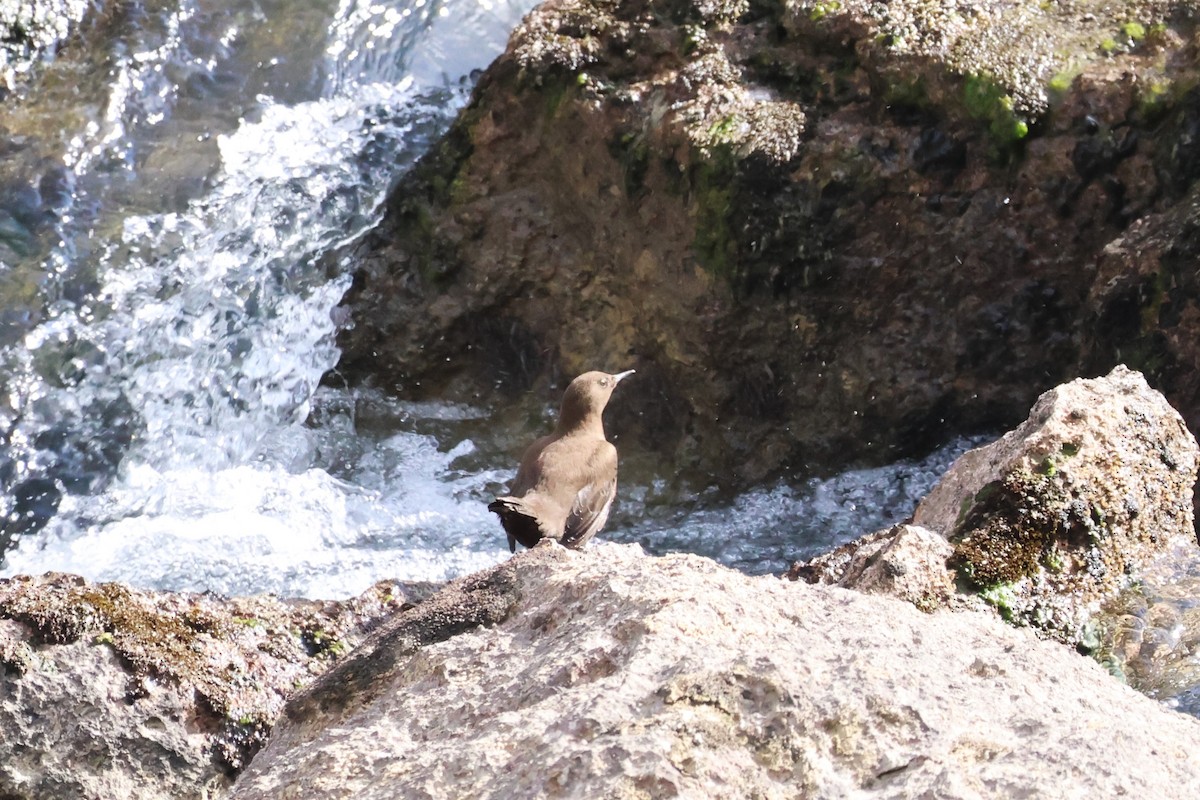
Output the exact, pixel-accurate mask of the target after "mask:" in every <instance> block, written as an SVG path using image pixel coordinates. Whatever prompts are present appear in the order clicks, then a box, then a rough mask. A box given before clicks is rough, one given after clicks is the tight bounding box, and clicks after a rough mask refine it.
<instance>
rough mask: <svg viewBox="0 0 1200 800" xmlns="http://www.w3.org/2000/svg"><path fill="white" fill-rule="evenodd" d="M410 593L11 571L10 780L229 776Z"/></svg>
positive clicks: (201, 780)
mask: <svg viewBox="0 0 1200 800" xmlns="http://www.w3.org/2000/svg"><path fill="white" fill-rule="evenodd" d="M402 602H403V595H402V594H401V592H400V590H399V587H397V586H396V585H393V584H388V583H381V584H379V585H377V586H376V587H374V588H373V589H371V590H369V591H368V592H367V593H365V594H364V595H363V596H361V597H359V598H357V599H355V600H351V601H346V602H341V603H318V602H312V601H289V602H284V601H281V600H278V599H277V598H273V597H246V598H237V599H232V600H222V599H220V598H217V597H214V596H212V595H188V594H160V593H153V592H144V591H139V590H136V589H131V588H128V587H126V586H123V585H120V584H116V583H101V584H94V583H89V582H87V581H85V580H84V579H82V578H79V577H77V576H73V575H66V574H53V573H51V574H48V575H46V576H43V577H41V578H32V577H28V576H19V577H15V578H9V579H4V580H0V795H3V796H4V797H14V798H31V799H32V798H38V800H49V799H50V798H59V797H61V798H67V797H127V798H130V800H134V799H135V798H143V797H145V798H150V797H164V796H178V797H183V796H196V795H195V794H194V792H196V791H198V790H199V789H200V787H206V788H204V791H209V792H216V791H217V790H219V789H220V788H222V787H227V786H228V784H229V783H230V780H231V778H232V776H233V775H235V774H237V773H238V772H239V771H240V770H242V769H243V768H244V767H245V766H246V764H247V763H248V762H249V760H250V758H251V757H252V756H253V755H254V753H255V752H257V751H258V749H259V748H261V747H262V745H263V743H264V741H265V740H266V737H267V735H268V734H269V733H270V730H271V727H272V725H273V724H274V722H275V719H276V718H277V717H278V715H279V714H280V713H281V711H282V709H283V705H284V701H285V700H286V698H287V697H288V696H290V695H291V694H292V693H293V692H295V691H296V690H298V689H300V688H303V687H304V686H306V685H307V684H309V683H311V682H312V681H313V680H314V679H315V678H316V677H317V676H318V675H320V674H321V673H322V672H323V671H324V670H325V669H326V668H328V667H329V666H330V665H331V664H333V663H334V662H335V661H336V660H337V658H338V657H339V656H340V655H343V654H344V653H345V652H346V651H348V650H349V648H350V647H351V646H353V645H354V644H356V643H357V642H358V641H360V640H361V639H362V638H363V636H364V635H365V633H366V631H367V630H368V629H369V628H370V627H371V626H372V625H373V624H374V621H375V620H376V619H377V618H379V617H380V616H382V615H383V614H385V613H387V612H389V611H391V610H392V609H394V608H398V607H399V606H400V604H401V603H402ZM101 750H103V751H105V752H107V753H108V755H106V756H105V757H104V758H95V759H89V757H87V755H86V754H88V753H94V752H98V751H101ZM181 785H182V786H185V787H190V789H188V790H187V792H191V793H186V792H184V791H182V790H180V789H179V786H181Z"/></svg>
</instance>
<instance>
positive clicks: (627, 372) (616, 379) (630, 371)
mask: <svg viewBox="0 0 1200 800" xmlns="http://www.w3.org/2000/svg"><path fill="white" fill-rule="evenodd" d="M635 372H637V370H634V369H627V370H625V371H624V372H618V373H617V374H616V375H613V384H614V385H615V384H618V383H620V382H621V381H622V380H624V379H625V378H628V377H629V376H630V375H632V374H633V373H635Z"/></svg>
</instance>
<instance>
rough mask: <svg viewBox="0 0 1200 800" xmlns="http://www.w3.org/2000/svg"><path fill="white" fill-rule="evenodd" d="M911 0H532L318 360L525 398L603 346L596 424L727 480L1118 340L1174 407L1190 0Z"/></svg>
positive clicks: (1187, 187) (391, 213)
mask: <svg viewBox="0 0 1200 800" xmlns="http://www.w3.org/2000/svg"><path fill="white" fill-rule="evenodd" d="M935 5H936V8H933V7H932V6H929V4H925V3H920V2H915V0H914V2H907V3H888V4H878V3H866V2H845V3H811V2H795V3H788V4H784V5H782V6H764V5H761V4H749V5H747V4H744V3H743V4H738V3H728V4H678V3H670V2H629V3H621V4H617V5H613V4H608V3H600V2H594V1H591V0H563V1H562V2H551V3H547V4H545V5H543V6H541V7H540V8H538V9H537V10H535V11H534V12H533V13H532V14H531V15H530V17H529V18H528V19H527V20H526V22H525V23H524V25H523V26H522V27H521V28H519V29H518V30H517V31H516V33H514V35H513V38H512V40H511V43H510V47H509V50H508V52H507V53H506V54H505V55H504V56H503V57H502V58H501V59H499V60H498V61H497V62H496V63H495V64H494V65H493V66H492V68H491V69H490V70H489V71H488V72H487V74H486V75H485V76H484V77H483V80H482V81H481V83H480V85H479V87H478V89H477V92H476V95H475V97H474V100H473V102H472V104H471V106H470V107H469V108H468V109H467V110H466V111H465V112H464V113H463V114H462V116H461V118H460V119H459V120H458V122H457V124H456V125H455V127H454V129H453V130H452V131H451V133H450V134H449V135H448V136H447V137H446V138H445V139H444V140H443V142H442V143H441V145H440V147H439V148H438V149H437V150H436V151H435V152H433V153H431V154H430V156H429V157H428V158H427V159H426V160H425V161H424V163H422V164H421V165H420V166H419V167H418V168H417V169H416V170H415V171H414V172H413V173H412V174H411V175H410V176H409V177H408V178H407V180H406V181H405V182H404V183H403V184H402V185H401V186H400V187H399V188H398V189H397V191H396V193H395V194H394V196H393V197H392V200H391V204H390V207H389V210H388V214H387V217H386V219H385V220H384V222H383V224H382V225H381V227H380V228H379V230H378V231H377V233H376V234H375V235H374V236H373V237H371V239H370V240H369V241H367V242H366V243H365V244H364V246H363V248H362V250H361V251H360V255H361V259H362V260H361V269H360V270H359V273H358V281H357V283H356V286H355V289H354V290H353V291H352V292H351V294H350V296H349V298H348V302H349V304H350V306H351V309H352V314H353V318H354V327H353V328H352V329H350V330H348V331H346V332H345V334H344V335H343V337H342V340H341V344H342V346H343V348H344V357H343V362H342V371H343V372H344V373H345V374H348V375H350V376H351V377H352V378H354V379H357V380H362V381H370V382H376V383H378V384H380V385H383V386H387V387H389V388H391V389H394V390H395V391H396V392H398V393H400V394H403V395H407V396H418V397H419V396H440V397H452V398H455V399H461V400H474V401H478V400H480V399H482V400H483V401H484V402H491V401H494V400H496V392H497V390H499V391H500V392H502V393H506V394H508V395H509V397H507V398H506V402H507V401H508V400H511V395H513V394H518V393H520V392H524V391H526V390H528V389H531V388H532V389H536V390H537V391H538V398H537V399H538V402H542V401H543V400H544V399H545V400H548V399H549V398H551V397H552V396H553V394H554V393H555V392H554V391H553V390H551V389H548V388H547V387H548V385H549V384H552V383H554V382H555V381H556V380H558V379H559V378H560V377H561V376H568V377H569V376H571V375H574V374H577V373H578V372H581V371H583V370H584V369H591V368H595V367H605V366H615V365H618V364H619V365H625V364H629V365H631V366H634V367H636V368H637V369H638V373H639V376H640V377H642V378H643V379H644V381H645V382H643V383H642V385H643V386H644V387H645V386H653V387H654V389H653V390H652V391H647V392H645V393H644V394H641V395H640V397H639V396H635V395H636V394H637V393H632V392H631V393H630V395H631V396H630V397H629V398H628V402H626V403H624V404H623V408H622V409H619V410H616V411H617V413H615V414H614V416H613V418H612V420H611V423H612V427H613V429H614V431H615V432H618V433H620V432H621V431H630V432H632V433H634V434H636V438H637V440H638V441H639V442H640V443H643V444H644V445H645V446H646V447H648V448H649V449H651V450H653V451H655V452H657V453H659V454H660V455H661V456H662V457H664V458H665V459H668V460H669V461H670V462H671V463H672V464H673V465H674V467H675V468H676V469H678V470H682V471H684V472H687V471H688V470H696V471H697V472H698V473H702V474H704V476H705V478H704V479H705V480H706V481H707V480H710V478H709V477H708V475H709V474H710V473H711V474H712V475H714V476H716V479H717V480H719V481H723V482H726V483H731V484H738V483H744V482H749V481H754V480H757V479H760V478H761V477H763V476H764V475H767V474H769V473H771V472H773V471H778V470H781V469H785V468H799V469H805V468H815V467H820V466H821V465H837V464H844V463H846V462H847V461H849V460H868V461H884V460H890V459H894V458H895V457H897V456H898V455H901V454H905V453H909V452H914V451H918V450H921V449H924V448H926V447H928V446H930V445H932V444H934V443H936V442H937V441H938V440H939V439H940V438H941V437H943V436H945V435H946V434H947V432H949V431H962V430H966V429H969V428H972V427H980V426H994V427H999V426H1001V425H1003V426H1008V425H1011V424H1013V423H1015V422H1016V421H1018V420H1020V419H1021V418H1022V416H1023V415H1024V413H1025V411H1026V410H1027V409H1028V408H1029V406H1030V404H1031V403H1032V402H1033V400H1034V399H1035V398H1036V397H1037V395H1038V394H1039V393H1040V392H1041V391H1044V390H1045V389H1046V388H1048V387H1050V386H1053V385H1055V384H1057V383H1059V382H1061V381H1062V380H1065V379H1068V378H1070V377H1074V376H1075V375H1077V374H1079V372H1080V371H1081V370H1083V369H1086V370H1087V371H1089V372H1091V373H1093V374H1095V373H1097V372H1103V371H1106V370H1107V369H1108V368H1110V367H1111V366H1112V365H1113V364H1115V363H1117V362H1118V361H1119V360H1124V361H1126V362H1127V363H1129V364H1130V366H1132V367H1134V368H1138V369H1142V370H1144V371H1145V372H1146V373H1147V374H1148V375H1149V376H1150V377H1151V380H1152V382H1153V383H1155V385H1158V386H1161V388H1162V389H1163V390H1164V391H1166V393H1167V396H1168V399H1169V400H1171V401H1172V403H1174V404H1175V405H1177V406H1178V407H1179V408H1181V410H1182V411H1183V413H1184V416H1185V417H1186V418H1187V419H1188V420H1189V422H1190V423H1192V424H1193V425H1195V424H1196V420H1197V419H1198V418H1200V410H1198V409H1200V403H1198V401H1197V397H1198V396H1200V395H1198V394H1197V393H1196V392H1194V391H1192V389H1194V388H1195V387H1194V386H1193V385H1192V384H1193V383H1194V382H1195V380H1196V379H1195V378H1194V374H1193V373H1194V370H1195V364H1196V363H1198V362H1197V361H1196V360H1195V359H1188V358H1187V355H1188V348H1190V347H1194V345H1191V344H1190V342H1194V341H1197V339H1196V337H1194V336H1192V337H1190V338H1189V336H1188V333H1189V331H1191V327H1190V326H1191V325H1193V324H1194V323H1193V322H1192V315H1190V314H1189V313H1187V308H1189V307H1190V306H1189V305H1188V303H1189V302H1191V301H1189V300H1188V299H1187V298H1188V297H1190V296H1191V295H1189V294H1188V292H1189V288H1188V285H1187V279H1186V277H1185V276H1184V275H1182V272H1183V271H1185V270H1180V269H1176V270H1175V271H1174V272H1172V270H1171V268H1170V263H1171V259H1172V258H1176V259H1177V260H1176V262H1175V263H1177V264H1186V263H1187V244H1186V240H1185V241H1182V242H1180V243H1178V244H1171V242H1172V241H1173V240H1172V238H1171V237H1170V236H1169V235H1168V231H1174V230H1176V229H1177V228H1179V227H1180V225H1181V224H1182V219H1179V218H1180V217H1184V216H1186V211H1185V208H1186V207H1190V204H1189V203H1188V201H1187V198H1188V197H1189V196H1190V195H1189V194H1188V193H1189V192H1190V191H1191V185H1192V182H1193V181H1194V175H1195V173H1196V172H1197V170H1196V169H1195V168H1194V165H1193V164H1192V161H1191V160H1192V159H1193V156H1192V155H1191V153H1192V151H1193V150H1194V148H1191V147H1189V146H1188V145H1189V143H1190V142H1191V141H1192V137H1193V135H1194V134H1195V133H1196V131H1195V130H1194V129H1196V128H1197V125H1196V123H1195V119H1194V118H1196V117H1197V114H1196V112H1195V105H1196V102H1195V99H1194V93H1191V92H1189V91H1188V89H1189V88H1190V86H1191V85H1192V84H1194V83H1195V52H1194V46H1193V45H1192V44H1189V42H1191V41H1192V38H1193V37H1192V33H1193V31H1194V30H1195V23H1194V19H1193V17H1192V16H1191V11H1190V6H1188V5H1187V4H1184V3H1170V2H1148V3H1141V4H1138V5H1137V6H1136V7H1128V6H1126V7H1122V8H1121V10H1120V13H1119V16H1120V19H1117V18H1115V17H1112V18H1110V17H1107V16H1105V13H1104V12H1099V11H1096V10H1095V9H1091V8H1090V7H1089V8H1088V9H1086V10H1084V9H1074V8H1073V7H1072V8H1065V7H1063V6H1062V4H1051V5H1050V7H1047V4H1042V3H1036V2H1032V0H1030V1H1029V2H1021V3H1007V2H1006V3H998V2H997V3H982V4H965V5H963V4H960V6H958V7H956V8H957V9H958V10H952V9H949V8H948V7H947V8H943V6H942V5H937V4H935ZM1085 11H1086V12H1087V13H1085ZM1134 18H1136V22H1131V21H1130V20H1132V19H1134ZM1172 209H1176V210H1175V211H1172ZM1163 215H1166V216H1163ZM1172 220H1174V222H1172ZM1156 221H1157V222H1156ZM1155 231H1158V232H1159V233H1160V234H1161V235H1160V236H1159V237H1158V240H1159V241H1160V243H1161V247H1160V248H1159V249H1158V250H1157V251H1154V252H1152V253H1151V254H1150V256H1149V258H1148V259H1143V258H1141V257H1137V256H1135V255H1134V254H1136V253H1137V252H1139V250H1140V247H1139V244H1138V243H1139V241H1140V239H1139V237H1149V236H1152V235H1155V233H1154V232H1155ZM1110 243H1114V244H1113V247H1109V248H1108V249H1106V247H1107V246H1108V245H1109V244H1110ZM1122 243H1123V246H1122ZM1114 248H1117V249H1114ZM1157 252H1161V253H1162V256H1163V257H1165V258H1166V263H1164V264H1163V265H1162V266H1158V260H1157V259H1158V258H1159V257H1158V255H1156V253H1157ZM1122 254H1125V255H1122ZM1131 261H1132V263H1130V262H1131ZM1198 318H1200V317H1198Z"/></svg>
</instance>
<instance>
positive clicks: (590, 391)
mask: <svg viewBox="0 0 1200 800" xmlns="http://www.w3.org/2000/svg"><path fill="white" fill-rule="evenodd" d="M633 372H634V371H633V370H631V369H629V370H625V371H624V372H618V373H616V374H615V375H610V374H609V373H607V372H585V373H583V374H582V375H580V376H579V377H578V378H576V379H575V380H573V381H571V385H570V386H568V387H567V392H566V394H564V395H563V401H562V411H561V412H560V413H559V417H558V424H559V426H560V427H562V426H567V427H569V426H571V425H575V424H577V423H578V422H580V421H582V420H584V419H586V418H587V417H588V416H589V415H591V414H597V415H598V414H600V413H601V412H602V411H604V406H606V405H607V404H608V398H610V397H612V393H613V389H615V388H616V386H617V384H618V383H620V382H621V381H623V380H624V379H625V378H628V377H629V376H630V375H632V374H633Z"/></svg>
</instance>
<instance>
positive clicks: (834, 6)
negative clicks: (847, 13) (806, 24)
mask: <svg viewBox="0 0 1200 800" xmlns="http://www.w3.org/2000/svg"><path fill="white" fill-rule="evenodd" d="M841 7H842V4H841V3H838V2H836V1H835V2H829V3H816V4H815V5H813V7H812V11H809V12H808V18H809V19H811V20H812V21H813V22H818V21H820V20H823V19H825V17H827V16H829V15H830V14H833V13H835V12H837V11H838V10H839V9H841Z"/></svg>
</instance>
